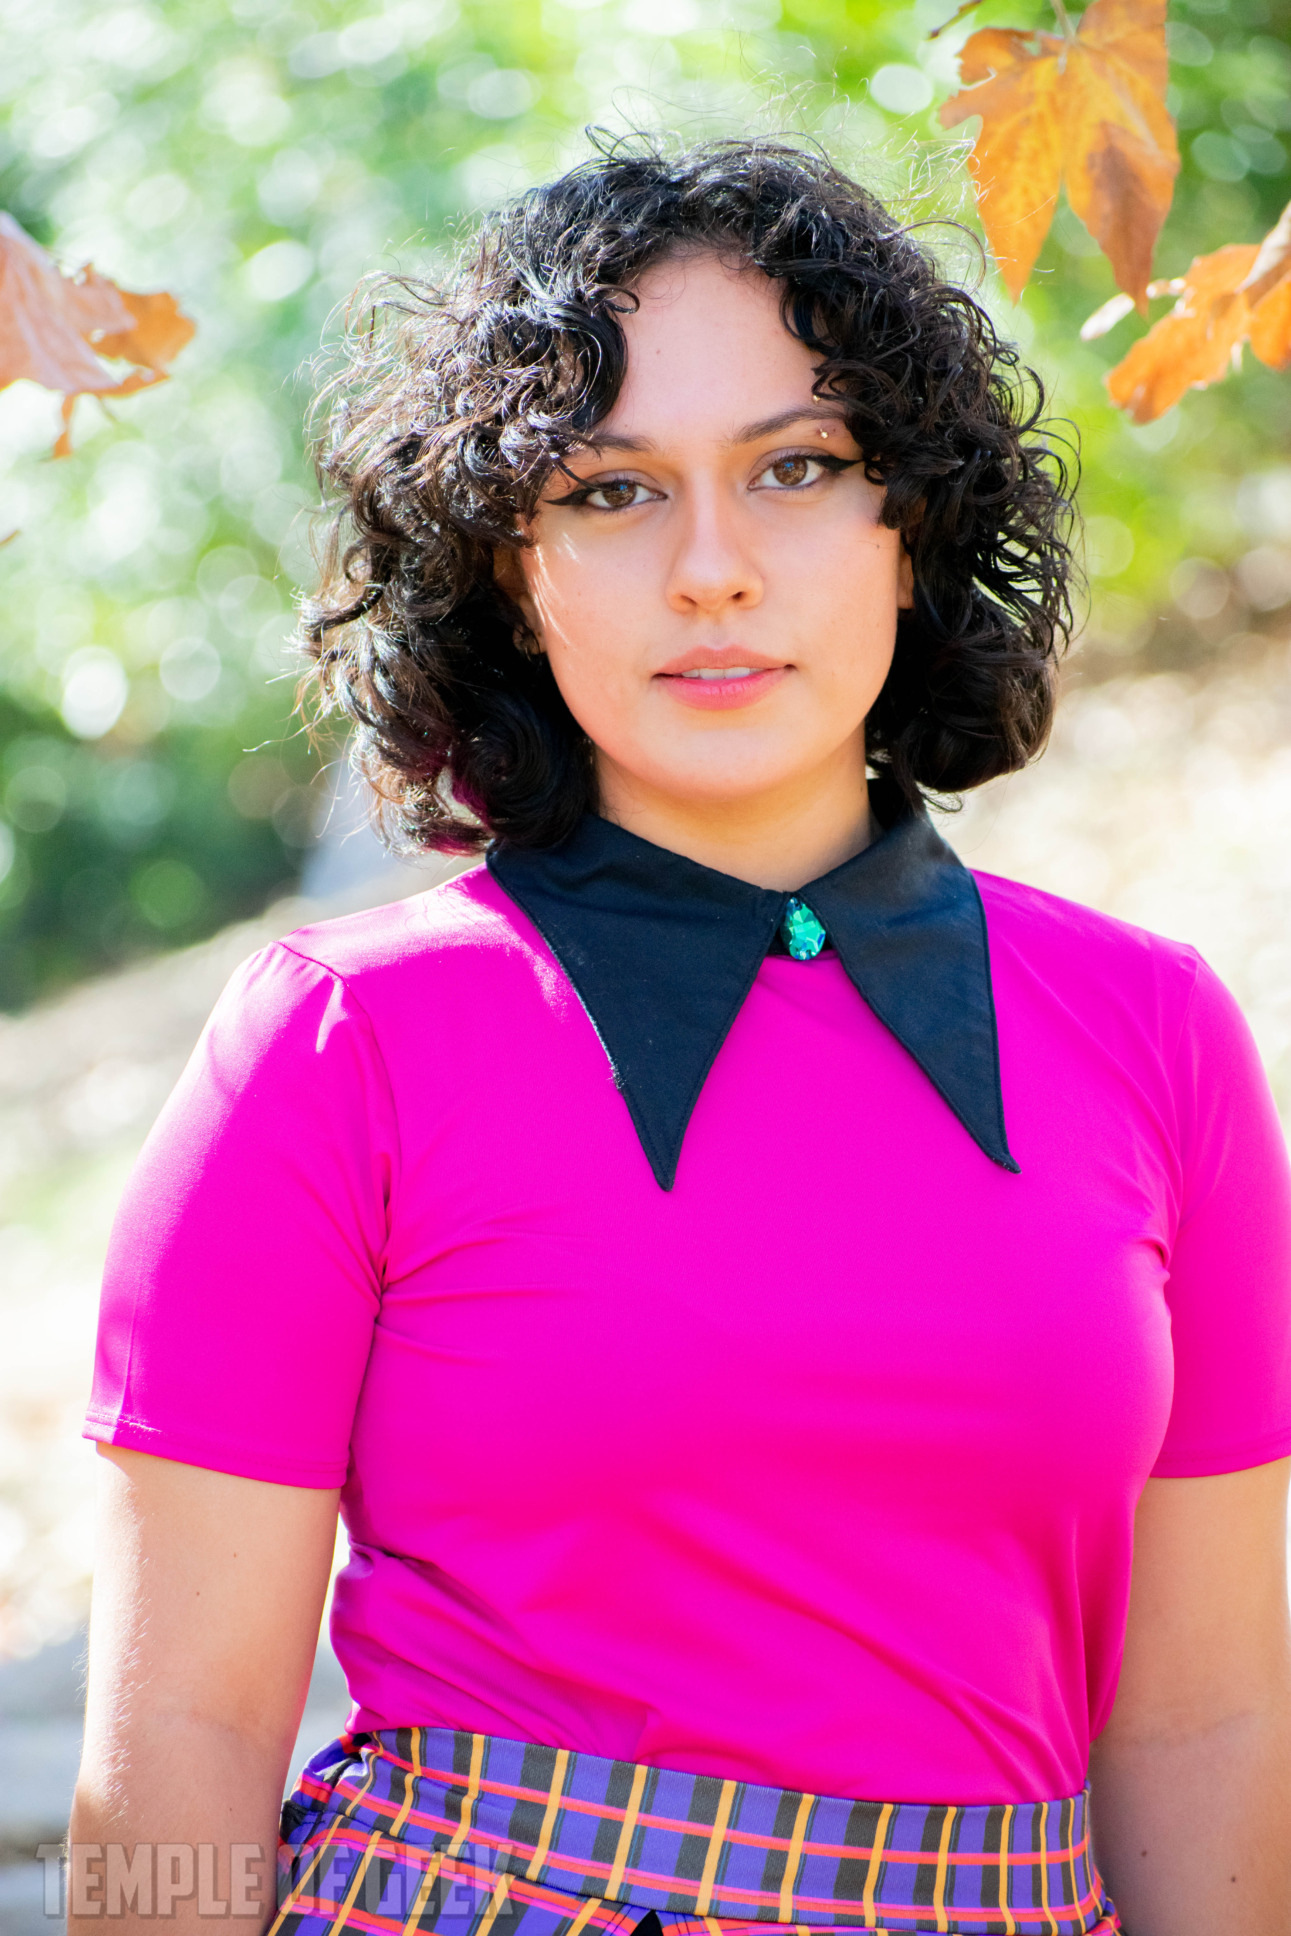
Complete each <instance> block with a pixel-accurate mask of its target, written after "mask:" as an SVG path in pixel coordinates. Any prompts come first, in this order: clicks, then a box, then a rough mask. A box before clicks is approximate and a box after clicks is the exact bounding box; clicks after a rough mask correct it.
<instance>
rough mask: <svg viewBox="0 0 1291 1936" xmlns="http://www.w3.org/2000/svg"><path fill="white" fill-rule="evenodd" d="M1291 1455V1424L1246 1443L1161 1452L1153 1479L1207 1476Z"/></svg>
mask: <svg viewBox="0 0 1291 1936" xmlns="http://www.w3.org/2000/svg"><path fill="white" fill-rule="evenodd" d="M1288 1456H1291V1425H1284V1426H1283V1427H1282V1429H1281V1431H1279V1432H1271V1433H1269V1435H1268V1436H1267V1437H1266V1438H1262V1439H1250V1440H1248V1441H1247V1443H1246V1444H1245V1445H1217V1446H1215V1447H1213V1448H1212V1450H1210V1451H1208V1452H1207V1451H1196V1452H1174V1453H1163V1454H1162V1456H1161V1457H1160V1458H1159V1459H1158V1460H1157V1462H1156V1464H1155V1465H1154V1466H1153V1468H1152V1471H1151V1473H1150V1475H1149V1477H1151V1478H1153V1479H1208V1478H1215V1477H1217V1476H1218V1475H1219V1474H1220V1473H1222V1472H1246V1471H1248V1470H1249V1469H1250V1468H1251V1467H1253V1466H1257V1465H1272V1464H1273V1462H1274V1461H1275V1460H1276V1459H1285V1458H1287V1457H1288Z"/></svg>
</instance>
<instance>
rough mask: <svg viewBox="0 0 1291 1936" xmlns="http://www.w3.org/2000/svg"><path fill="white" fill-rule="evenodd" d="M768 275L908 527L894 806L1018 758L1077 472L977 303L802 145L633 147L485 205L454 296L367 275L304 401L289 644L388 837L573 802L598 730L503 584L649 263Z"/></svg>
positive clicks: (1052, 616)
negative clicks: (295, 601)
mask: <svg viewBox="0 0 1291 1936" xmlns="http://www.w3.org/2000/svg"><path fill="white" fill-rule="evenodd" d="M683 250H686V251H689V250H713V251H715V252H718V253H720V254H722V255H723V256H725V257H728V258H731V259H735V260H738V261H740V262H741V263H744V264H746V265H751V266H754V267H756V268H758V269H760V270H762V271H763V272H764V273H765V274H766V275H768V276H770V277H771V278H772V279H773V280H774V281H776V282H777V283H779V284H780V285H781V287H782V291H783V293H782V296H781V313H782V315H783V317H784V321H785V326H786V328H788V329H789V330H791V331H792V332H793V334H794V335H795V336H797V337H798V338H800V340H801V341H802V342H803V343H804V344H805V345H806V346H807V348H808V349H809V350H811V352H812V353H813V354H814V355H815V356H817V357H819V359H820V360H819V362H818V364H817V365H816V381H815V390H816V393H817V394H818V395H820V396H823V397H830V398H835V399H837V400H839V401H840V402H841V403H842V405H843V407H844V414H845V417H846V420H847V425H848V428H849V430H850V431H851V433H852V435H853V437H854V438H855V440H856V441H857V443H858V444H859V446H860V448H861V450H862V451H863V452H864V454H865V459H866V471H867V475H868V476H869V477H870V478H871V480H872V481H873V482H875V483H880V484H882V485H883V486H884V487H885V491H886V496H885V499H884V509H883V520H884V522H885V523H886V524H887V525H889V526H892V527H894V528H896V529H898V530H900V532H901V533H902V536H903V538H904V541H905V543H906V546H907V548H908V550H909V552H910V555H911V559H912V563H913V570H914V605H913V609H912V610H910V611H909V612H903V613H902V615H901V618H900V621H899V624H898V630H897V640H896V650H895V655H894V658H893V663H892V668H891V671H890V672H889V675H888V678H887V681H886V683H885V685H884V687H883V690H882V692H881V693H880V695H879V697H878V700H877V701H876V703H875V705H874V707H873V708H872V710H871V712H870V715H869V717H868V719H867V721H866V741H867V753H868V757H869V760H870V762H871V764H872V765H873V766H874V767H875V768H876V769H877V770H880V771H884V772H886V773H888V774H889V775H890V776H891V778H892V779H893V780H894V781H895V782H896V784H897V786H898V787H899V788H900V790H901V792H902V793H903V794H904V795H905V797H906V798H907V799H908V800H910V801H911V802H914V801H917V800H918V799H919V797H920V793H921V790H922V789H927V790H928V791H930V792H933V793H936V794H942V795H945V794H955V793H959V792H961V791H962V790H964V789H965V788H968V787H974V786H979V785H981V783H982V782H983V781H985V780H989V779H992V778H993V777H994V776H995V775H996V774H1000V773H1007V772H1011V771H1013V770H1015V769H1016V768H1018V767H1021V766H1023V765H1025V763H1026V762H1027V761H1028V760H1029V759H1031V758H1032V757H1033V756H1034V755H1035V754H1036V753H1037V752H1039V751H1040V749H1041V748H1042V746H1043V745H1044V742H1045V740H1046V738H1047V736H1048V731H1049V726H1050V722H1051V718H1052V714H1053V705H1054V689H1055V660H1056V655H1057V652H1058V649H1059V648H1060V646H1061V645H1062V644H1063V643H1064V642H1065V640H1066V638H1067V636H1068V635H1069V633H1070V629H1071V584H1072V577H1073V569H1074V568H1073V561H1072V551H1071V537H1072V522H1073V517H1074V513H1073V509H1072V503H1071V483H1072V467H1070V466H1069V465H1068V463H1067V462H1066V461H1064V455H1063V451H1064V448H1065V447H1066V446H1065V444H1064V441H1063V440H1061V439H1059V438H1057V437H1055V436H1054V434H1053V433H1052V432H1051V431H1050V432H1048V433H1046V426H1045V424H1044V422H1043V421H1042V417H1041V411H1042V408H1043V402H1044V393H1043V389H1042V386H1041V384H1040V382H1039V379H1038V378H1037V377H1036V376H1035V375H1034V373H1033V372H1032V371H1029V370H1027V369H1025V368H1024V367H1023V366H1022V365H1021V364H1020V363H1019V359H1018V355H1017V352H1016V351H1015V350H1014V349H1013V348H1012V347H1011V346H1010V345H1008V344H1007V343H1003V342H1001V341H1000V339H999V337H998V336H997V335H996V332H995V330H994V327H993V325H992V323H991V321H990V318H989V317H988V316H987V315H986V313H985V312H984V311H983V310H982V309H981V307H980V306H979V305H978V304H977V303H976V302H975V301H974V300H973V299H972V297H971V296H970V295H969V294H968V293H967V292H966V291H965V290H964V289H962V288H959V287H957V286H956V285H955V284H954V283H952V282H948V281H946V280H944V279H943V278H942V277H941V276H940V275H939V273H938V271H937V269H936V267H935V265H934V263H933V261H932V259H931V257H930V256H929V254H928V253H927V252H926V251H925V249H924V248H922V247H921V246H920V245H919V244H918V243H917V242H916V241H915V240H914V239H913V238H912V236H911V234H910V232H909V230H908V229H906V228H904V227H903V226H902V225H901V224H900V223H898V222H897V221H895V220H894V219H893V217H892V216H891V215H889V214H888V212H887V211H886V210H885V209H884V207H883V206H882V205H881V204H880V203H879V202H878V201H877V200H876V199H875V197H874V196H873V195H872V194H870V193H869V191H868V190H867V189H865V188H863V187H861V186H860V185H859V184H858V183H856V182H854V181H852V180H851V179H850V178H849V177H848V176H847V175H845V174H843V173H842V172H841V171H840V170H839V169H838V168H836V167H835V166H833V164H832V163H831V162H830V161H829V160H828V159H827V158H826V157H824V156H822V155H821V154H819V153H817V152H815V151H814V150H812V149H810V148H807V147H802V146H795V145H790V144H787V143H784V142H771V141H764V140H735V141H729V140H728V141H719V142H709V143H705V144H702V145H700V146H695V147H690V148H685V149H681V150H672V149H670V148H669V147H668V146H667V145H666V144H664V143H660V142H657V141H654V140H652V139H648V138H645V137H638V138H635V139H634V140H632V141H631V142H628V143H615V144H606V145H605V146H604V147H602V148H601V149H600V150H598V152H597V153H596V154H595V155H594V157H593V158H592V159H590V160H588V161H587V162H585V163H583V164H582V165H581V166H579V167H576V168H574V169H572V170H571V171H570V172H569V173H568V174H565V175H562V176H561V177H560V178H559V180H557V181H554V182H551V183H548V184H547V185H546V186H544V187H541V188H535V189H533V190H531V191H530V192H529V193H527V194H525V195H523V196H521V197H520V198H519V199H518V200H517V201H515V202H514V203H512V204H511V205H510V206H509V207H507V208H505V209H503V210H502V211H501V213H499V214H497V215H495V216H492V217H490V218H489V219H488V220H487V221H486V222H485V223H484V224H483V226H482V228H481V230H480V231H479V233H478V236H477V237H476V238H475V240H474V242H473V243H472V245H471V246H470V248H469V249H468V250H467V252H466V253H465V255H464V258H463V260H462V261H461V263H460V266H459V267H458V269H457V271H456V273H455V274H454V275H453V277H452V278H451V279H450V280H449V281H448V283H447V285H446V286H445V287H442V288H440V287H435V286H432V285H430V284H428V283H424V282H417V281H413V280H411V279H409V278H397V279H386V280H385V283H384V286H383V287H382V288H381V290H380V291H379V293H378V295H377V297H376V299H375V300H374V301H373V302H371V303H369V304H368V305H367V306H366V308H365V310H364V313H363V314H362V316H361V317H360V320H359V322H358V324H357V326H355V327H353V328H352V329H351V330H350V331H349V333H348V337H347V343H348V348H349V354H348V361H347V363H346V366H345V368H344V369H343V370H342V372H341V374H340V376H338V378H337V379H336V380H335V381H334V383H333V384H331V385H330V386H329V387H328V389H327V390H326V391H324V393H323V399H322V402H323V405H324V409H325V413H326V422H325V426H324V431H323V434H322V436H321V437H320V438H319V441H318V444H317V446H316V459H317V463H318V468H319V475H320V478H321V480H322V482H323V485H324V490H325V492H327V493H328V494H329V496H330V501H331V506H332V510H333V514H334V515H333V519H332V524H331V528H330V535H329V538H328V542H327V547H326V552H325V555H324V560H323V583H322V587H321V590H320V593H319V595H318V597H317V598H315V599H313V600H311V601H309V602H308V603H307V605H306V607H305V610H304V614H303V619H302V636H303V639H304V641H305V643H306V646H307V649H308V651H309V653H310V654H311V657H312V665H311V669H310V672H309V674H308V675H307V679H306V689H307V690H310V691H312V694H313V698H314V702H315V705H316V708H317V711H318V712H319V713H320V714H322V715H326V714H328V713H340V714H342V715H344V716H346V717H347V718H348V719H349V720H350V721H351V722H352V723H353V726H354V729H355V734H354V755H355V758H356V760H357V762H358V764H359V766H360V769H361V770H362V771H363V773H364V774H365V775H366V777H367V779H368V780H369V782H370V783H371V785H372V786H373V788H374V789H375V792H376V795H377V798H378V800H379V802H380V803H381V818H382V821H383V825H384V828H385V832H386V835H387V837H388V838H389V839H391V840H392V841H393V842H394V843H395V844H398V845H401V846H403V847H405V848H423V849H424V848H438V849H441V850H447V851H471V850H472V849H475V848H478V847H480V846H482V845H483V844H484V843H485V842H487V841H488V840H490V839H498V840H502V841H509V842H513V843H515V844H517V845H522V846H545V845H549V844H552V843H554V842H556V841H558V840H560V839H562V838H563V837H564V836H565V835H566V834H567V833H569V832H570V831H571V829H572V828H573V826H574V824H575V822H576V821H577V819H578V817H579V815H580V814H582V813H583V812H584V811H586V810H587V809H588V808H592V809H594V808H595V806H596V776H595V767H594V762H593V759H592V756H591V748H590V746H589V744H588V741H587V739H586V736H585V735H584V733H583V732H582V729H581V728H580V727H579V725H578V724H577V722H576V721H575V719H574V718H573V716H572V714H571V713H570V711H569V709H568V707H567V706H566V705H565V702H564V700H563V699H562V697H561V695H560V692H559V690H558V689H557V686H556V683H555V681H554V679H553V677H552V675H551V672H550V670H549V669H548V666H547V662H546V660H545V658H543V657H542V656H540V655H539V656H534V655H533V654H532V652H529V651H526V650H525V649H524V647H525V644H526V637H525V629H524V619H523V616H522V614H521V613H520V611H519V609H518V607H517V606H515V605H514V604H513V603H512V602H511V600H510V599H509V597H508V596H507V595H506V593H505V592H504V591H503V589H502V588H501V586H500V585H499V584H498V583H497V582H496V580H495V577H494V568H493V553H494V548H495V547H497V546H518V545H521V544H523V543H524V542H525V540H524V539H523V537H522V536H521V535H520V534H519V531H518V529H517V519H518V518H524V517H527V516H529V515H531V514H532V512H533V510H534V508H535V505H536V502H537V499H538V497H539V494H540V493H541V491H542V488H543V486H544V484H545V482H546V481H547V479H548V478H549V476H550V474H551V472H552V469H553V467H554V466H556V465H558V464H559V463H560V462H561V460H562V459H563V458H564V457H565V456H566V455H567V453H568V452H570V450H571V449H573V448H574V447H575V446H576V445H577V443H578V441H579V439H580V437H582V436H585V435H586V433H587V432H589V431H590V430H591V429H592V428H593V426H594V425H596V424H598V423H599V422H600V421H601V420H602V419H603V418H604V417H605V416H606V414H607V413H608V412H609V410H610V409H611V407H612V406H613V404H614V401H615V398H616V396H617V395H618V392H619V388H620V385H621V384H622V381H623V376H624V370H625V361H626V348H625V340H624V335H623V330H622V325H621V322H620V318H621V317H622V316H623V315H624V314H625V313H627V312H629V311H630V310H631V308H632V307H633V305H634V301H635V299H634V297H633V295H632V288H633V285H634V284H635V283H636V282H638V281H639V279H640V278H641V276H642V274H643V272H644V271H645V270H646V269H647V268H648V267H649V266H651V265H652V264H655V263H657V262H658V261H660V259H661V258H663V257H664V256H666V255H668V254H670V253H673V252H677V251H683Z"/></svg>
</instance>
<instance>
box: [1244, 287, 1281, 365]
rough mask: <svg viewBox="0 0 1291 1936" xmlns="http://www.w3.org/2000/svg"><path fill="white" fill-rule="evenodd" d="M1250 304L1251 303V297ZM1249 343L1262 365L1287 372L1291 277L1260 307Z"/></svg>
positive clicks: (1256, 309) (1251, 328)
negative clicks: (1265, 364)
mask: <svg viewBox="0 0 1291 1936" xmlns="http://www.w3.org/2000/svg"><path fill="white" fill-rule="evenodd" d="M1243 293H1246V292H1243ZM1246 300H1247V302H1248V303H1249V301H1250V296H1249V294H1247V295H1246ZM1246 340H1247V341H1248V343H1249V344H1250V346H1251V348H1252V350H1253V351H1254V352H1255V354H1256V356H1258V357H1259V359H1260V362H1261V363H1267V364H1268V366H1269V368H1270V369H1271V370H1285V369H1286V367H1287V365H1288V364H1289V363H1291V275H1287V276H1283V278H1282V280H1281V282H1279V283H1277V284H1275V286H1274V287H1273V288H1272V289H1271V290H1270V291H1269V293H1268V295H1267V296H1265V297H1263V298H1262V300H1261V301H1260V302H1258V303H1256V305H1255V307H1254V309H1253V310H1252V311H1251V327H1250V334H1249V335H1248V337H1247V339H1246Z"/></svg>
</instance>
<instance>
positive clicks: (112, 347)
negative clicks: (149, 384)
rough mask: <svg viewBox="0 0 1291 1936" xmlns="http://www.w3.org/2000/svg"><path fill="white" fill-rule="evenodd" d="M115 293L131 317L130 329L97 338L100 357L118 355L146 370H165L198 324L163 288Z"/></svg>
mask: <svg viewBox="0 0 1291 1936" xmlns="http://www.w3.org/2000/svg"><path fill="white" fill-rule="evenodd" d="M117 293H118V294H119V295H120V297H121V300H122V302H123V303H124V304H125V306H126V308H127V309H128V310H129V312H130V314H131V316H132V317H133V319H134V320H133V322H132V324H131V326H130V328H129V329H122V330H112V331H109V332H108V333H107V334H106V335H104V336H100V337H98V338H96V340H95V344H94V347H95V349H96V350H97V351H98V353H99V355H100V356H119V357H121V358H122V359H123V360H124V361H125V362H127V363H138V364H139V365H141V367H142V368H144V369H146V370H164V369H165V368H166V367H167V365H168V364H170V363H173V362H174V360H175V358H176V357H177V356H178V355H179V352H180V351H181V350H182V349H185V348H186V347H187V346H188V344H189V343H191V342H192V340H193V337H194V335H195V333H196V329H197V325H196V324H195V323H194V322H193V321H192V319H191V318H190V317H188V316H185V314H184V312H183V310H182V309H181V308H180V306H179V304H178V303H177V302H176V301H175V298H174V297H173V296H171V295H168V294H167V293H166V291H165V290H164V289H163V290H160V291H159V292H158V293H157V294H156V295H151V296H137V295H135V294H134V293H133V291H131V290H129V289H121V290H118V292H117Z"/></svg>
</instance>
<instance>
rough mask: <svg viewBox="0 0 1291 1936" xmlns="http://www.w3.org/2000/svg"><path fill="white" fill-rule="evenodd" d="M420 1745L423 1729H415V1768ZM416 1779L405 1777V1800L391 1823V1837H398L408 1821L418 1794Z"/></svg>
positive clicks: (419, 1754) (413, 1739) (413, 1755)
mask: <svg viewBox="0 0 1291 1936" xmlns="http://www.w3.org/2000/svg"><path fill="white" fill-rule="evenodd" d="M420 1743H421V1729H420V1728H414V1729H413V1731H412V1759H413V1766H414V1767H415V1766H416V1764H417V1762H419V1761H420V1760H421V1748H420ZM415 1779H416V1778H415V1776H413V1777H410V1776H408V1775H405V1776H404V1779H403V1800H402V1802H401V1803H400V1804H399V1813H398V1814H397V1815H396V1816H395V1818H394V1820H393V1822H391V1824H390V1833H391V1835H398V1833H399V1831H400V1829H402V1827H403V1826H404V1823H405V1822H406V1821H407V1820H408V1811H409V1809H410V1808H411V1807H412V1798H413V1796H414V1795H415V1794H416V1792H417V1790H416V1788H415V1786H414V1782H415Z"/></svg>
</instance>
